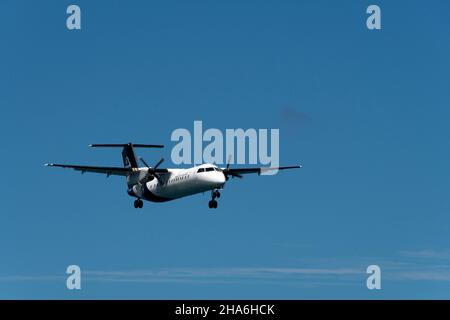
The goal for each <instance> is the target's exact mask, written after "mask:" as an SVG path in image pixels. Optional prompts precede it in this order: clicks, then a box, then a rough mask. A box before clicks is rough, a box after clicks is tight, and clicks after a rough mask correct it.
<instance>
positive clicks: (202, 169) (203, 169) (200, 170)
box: [197, 168, 205, 173]
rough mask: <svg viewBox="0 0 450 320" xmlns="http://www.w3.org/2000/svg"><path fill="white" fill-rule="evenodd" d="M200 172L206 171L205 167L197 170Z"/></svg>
mask: <svg viewBox="0 0 450 320" xmlns="http://www.w3.org/2000/svg"><path fill="white" fill-rule="evenodd" d="M199 172H205V168H200V169H198V170H197V173H199Z"/></svg>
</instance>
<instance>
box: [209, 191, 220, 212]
mask: <svg viewBox="0 0 450 320" xmlns="http://www.w3.org/2000/svg"><path fill="white" fill-rule="evenodd" d="M211 197H212V199H211V201H209V202H208V207H209V208H210V209H213V208H214V209H216V208H217V201H216V198H220V192H219V190H217V189H214V190H213V191H211Z"/></svg>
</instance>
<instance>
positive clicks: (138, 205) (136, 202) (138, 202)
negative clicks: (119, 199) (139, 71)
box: [134, 199, 144, 209]
mask: <svg viewBox="0 0 450 320" xmlns="http://www.w3.org/2000/svg"><path fill="white" fill-rule="evenodd" d="M143 206H144V202H143V201H142V200H141V199H136V200H134V207H135V208H136V209H138V208H139V209H141V208H142V207H143Z"/></svg>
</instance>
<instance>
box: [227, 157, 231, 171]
mask: <svg viewBox="0 0 450 320" xmlns="http://www.w3.org/2000/svg"><path fill="white" fill-rule="evenodd" d="M230 163H231V154H229V155H228V161H227V169H228V168H229V167H230Z"/></svg>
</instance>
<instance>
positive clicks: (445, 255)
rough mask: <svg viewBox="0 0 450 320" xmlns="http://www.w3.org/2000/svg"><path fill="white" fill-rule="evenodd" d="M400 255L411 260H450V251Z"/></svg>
mask: <svg viewBox="0 0 450 320" xmlns="http://www.w3.org/2000/svg"><path fill="white" fill-rule="evenodd" d="M400 254H401V255H402V256H404V257H409V258H420V259H443V260H445V259H450V250H440V251H437V250H417V251H401V252H400Z"/></svg>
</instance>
